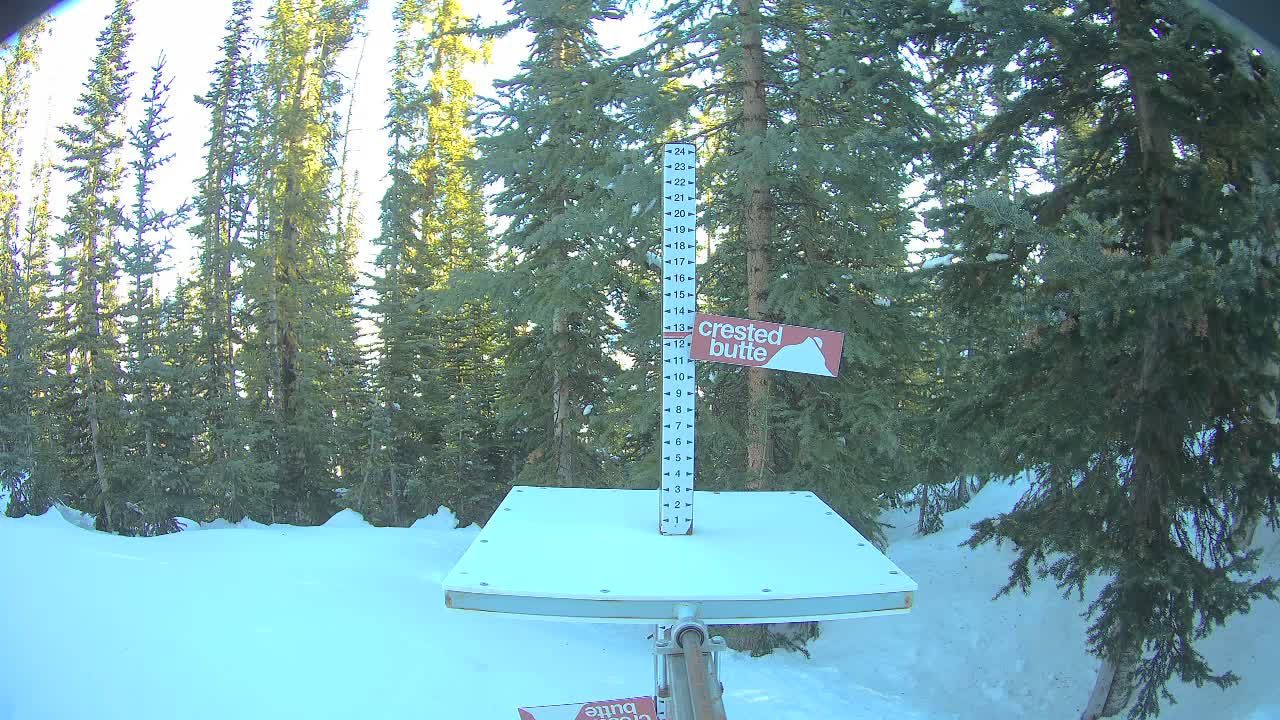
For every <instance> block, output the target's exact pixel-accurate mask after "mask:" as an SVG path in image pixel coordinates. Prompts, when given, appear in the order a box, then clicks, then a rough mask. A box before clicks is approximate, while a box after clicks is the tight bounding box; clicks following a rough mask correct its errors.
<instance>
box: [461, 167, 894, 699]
mask: <svg viewBox="0 0 1280 720" xmlns="http://www.w3.org/2000/svg"><path fill="white" fill-rule="evenodd" d="M662 159H663V207H662V210H663V215H662V218H663V256H662V271H663V284H662V290H663V296H662V372H663V376H662V385H661V393H662V395H661V402H662V406H661V407H662V416H661V418H662V463H661V473H662V475H661V479H660V483H659V488H658V490H657V493H656V497H657V499H658V532H656V533H655V532H653V514H652V513H653V510H652V508H653V505H652V504H651V503H652V502H653V498H654V491H652V490H613V489H585V488H549V487H514V488H512V489H511V492H510V493H508V494H507V497H506V498H505V499H504V500H503V501H502V504H501V505H499V506H498V509H497V511H496V512H495V513H494V515H493V517H492V518H491V519H490V520H489V523H488V524H487V525H486V526H485V528H484V529H483V530H482V531H481V532H480V534H479V536H478V537H477V538H476V540H475V541H474V542H473V543H472V545H471V547H470V548H468V549H467V552H466V553H465V554H464V555H463V556H462V559H461V560H459V561H458V563H457V564H456V565H455V566H454V567H453V569H452V570H451V571H450V572H449V575H448V576H447V577H445V579H444V582H443V583H442V586H443V588H444V591H445V606H446V607H448V608H450V609H453V610H469V611H480V612H486V613H501V614H507V615H513V616H520V617H527V618H543V619H551V620H573V621H593V622H609V623H639V624H648V625H651V626H656V631H655V633H654V636H653V640H654V646H653V653H654V685H655V689H654V694H653V696H652V697H650V698H642V699H640V698H632V699H629V700H610V701H597V702H592V703H586V704H576V705H555V706H552V705H542V706H537V707H526V708H521V709H520V710H519V712H520V717H521V718H522V720H529V718H532V719H533V720H544V718H546V720H555V719H558V718H564V719H565V720H568V719H569V718H573V720H586V718H594V717H608V718H610V719H611V720H624V717H625V715H624V716H617V717H615V715H616V713H615V711H617V712H622V713H625V714H630V715H632V716H633V717H634V718H635V720H650V718H648V717H646V716H647V715H648V710H649V708H650V707H652V708H653V710H654V712H655V713H656V717H655V718H653V720H658V718H661V720H724V717H725V713H724V704H723V701H722V697H721V695H722V693H723V687H722V685H721V684H720V679H719V662H718V653H719V652H720V651H722V650H724V649H725V644H724V641H723V640H722V639H720V638H717V637H712V636H711V634H710V632H709V631H708V629H707V626H708V624H726V625H733V624H756V623H783V622H801V621H810V620H818V621H820V620H842V619H848V618H854V617H868V616H872V615H886V614H897V613H904V612H908V611H910V609H911V607H912V605H913V604H914V596H915V591H916V589H917V586H916V583H915V581H913V580H912V579H911V578H910V577H908V576H907V575H906V574H905V573H903V572H902V571H901V570H900V569H899V568H898V567H897V566H896V565H894V564H893V563H892V562H891V561H890V560H889V559H888V558H887V557H885V556H884V555H883V554H882V553H880V551H879V550H877V549H876V548H875V546H874V545H872V544H871V543H870V542H869V541H868V540H867V539H866V538H864V537H863V536H862V535H861V534H860V533H858V531H857V530H855V529H854V528H853V527H852V526H850V525H849V524H848V523H847V522H846V521H845V520H844V519H843V518H841V517H840V516H839V515H838V514H837V513H836V512H835V511H834V510H832V509H831V508H830V507H829V506H827V505H826V504H825V503H823V502H822V500H821V499H819V498H818V497H817V496H816V495H814V494H813V493H810V492H800V491H796V492H705V491H704V492H700V493H698V495H697V497H698V502H697V505H698V507H699V508H700V510H699V513H700V515H699V517H700V518H701V519H700V521H699V525H698V532H695V531H694V523H693V506H694V447H695V445H694V440H695V438H694V407H695V401H694V398H695V397H696V394H697V384H696V382H695V379H694V369H693V360H695V359H702V360H713V361H718V362H731V363H735V364H742V365H750V366H758V367H766V368H768V369H774V370H790V371H794V372H807V373H810V374H814V375H824V376H831V377H834V376H835V375H836V374H837V373H838V372H839V367H840V348H841V346H842V344H843V340H844V336H843V335H842V334H841V333H837V332H833V331H829V330H815V329H811V328H798V327H794V326H789V325H780V324H777V323H768V322H764V321H760V320H744V319H740V318H729V317H724V316H718V315H703V314H699V313H697V312H696V292H697V285H696V270H695V263H696V260H697V235H696V225H697V221H696V219H697V202H696V184H695V181H696V177H695V167H696V164H697V156H696V151H695V149H694V147H693V145H691V144H689V143H670V144H668V145H666V146H665V147H664V149H663V156H662ZM731 345H732V348H731V347H730V346H731ZM819 553H821V556H823V557H839V558H841V563H840V565H839V566H838V567H837V568H835V569H832V568H830V567H829V566H828V565H826V564H823V563H818V562H809V559H810V558H813V557H815V556H816V555H817V554H819ZM655 563H656V569H655ZM641 700H652V701H653V704H652V705H648V704H645V703H644V702H641ZM633 710H634V712H632V711H633ZM626 720H630V719H629V718H628V719H626Z"/></svg>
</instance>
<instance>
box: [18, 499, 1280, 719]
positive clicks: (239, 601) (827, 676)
mask: <svg viewBox="0 0 1280 720" xmlns="http://www.w3.org/2000/svg"><path fill="white" fill-rule="evenodd" d="M1017 493H1018V489H1017V488H1010V487H1007V486H989V487H988V488H986V489H984V490H983V491H982V492H981V493H980V494H979V495H978V497H977V498H976V499H975V502H974V504H973V505H972V506H971V507H969V508H966V509H964V510H960V511H957V512H955V513H952V514H951V515H949V516H948V517H947V524H948V526H947V530H945V531H944V532H942V533H939V534H937V535H934V536H930V537H927V538H916V537H912V536H911V535H910V532H909V528H910V527H911V519H910V518H909V517H907V516H905V515H894V516H892V517H890V518H888V520H889V521H890V522H893V523H895V524H896V525H898V529H897V530H896V531H894V533H893V534H892V539H893V540H894V543H893V546H892V548H891V551H890V555H891V556H892V557H893V559H894V560H895V562H897V563H898V564H899V565H900V566H902V567H903V568H904V569H906V570H907V571H908V572H909V573H911V575H912V577H914V578H915V579H916V580H917V581H918V582H919V583H920V592H919V593H918V596H917V603H918V604H917V609H916V610H915V611H913V612H912V613H911V614H909V615H905V616H896V617H883V618H869V619H865V620H854V621H845V622H839V623H828V624H826V625H825V626H824V630H823V637H822V638H820V639H819V640H818V641H816V642H815V643H814V644H813V646H812V651H813V658H812V659H811V660H806V659H805V658H804V657H803V656H801V655H798V654H782V655H775V656H771V657H767V658H761V659H752V658H750V657H746V656H743V655H737V654H732V655H731V656H730V657H728V658H726V659H725V662H724V664H723V675H724V677H723V679H724V683H725V686H726V703H725V704H726V706H727V708H728V712H729V717H730V718H732V719H733V720H757V719H758V720H764V719H766V718H768V719H770V720H787V719H791V718H795V719H797V720H799V719H800V718H805V719H810V718H842V719H850V720H862V719H863V718H866V719H870V718H890V717H892V718H895V719H905V720H913V719H916V718H919V719H923V718H929V719H931V720H932V719H940V718H974V719H977V718H982V719H984V720H987V719H999V718H1023V717H1036V718H1041V717H1055V718H1068V717H1073V716H1075V715H1077V714H1078V712H1079V709H1080V706H1081V705H1082V704H1083V702H1084V700H1085V697H1086V695H1087V693H1088V690H1089V686H1090V683H1091V682H1092V679H1093V670H1094V663H1093V662H1092V660H1091V658H1089V657H1088V655H1086V654H1085V652H1084V651H1083V649H1082V644H1083V627H1084V621H1083V620H1082V619H1080V618H1079V617H1078V612H1079V610H1080V609H1081V608H1082V607H1083V606H1082V605H1081V604H1080V603H1078V602H1076V601H1074V600H1064V599H1063V598H1062V597H1061V596H1060V595H1059V594H1058V593H1057V592H1056V591H1055V590H1053V589H1052V588H1051V587H1040V588H1037V589H1036V591H1035V592H1034V593H1033V594H1032V595H1031V596H1030V597H1028V598H1023V597H1014V598H1010V599H1003V600H999V601H996V602H991V601H990V597H991V595H992V594H993V593H994V591H995V590H996V589H997V588H998V587H999V586H1000V584H1001V582H1002V581H1003V579H1004V577H1005V566H1006V565H1007V563H1008V560H1009V552H1008V550H1007V549H1005V550H997V549H995V548H990V547H987V548H982V549H979V550H977V551H969V550H965V549H961V548H958V547H957V544H958V543H959V542H960V541H961V540H963V539H964V538H965V537H967V526H968V524H969V523H970V522H972V521H974V520H976V519H978V518H980V517H983V516H985V515H987V514H990V513H993V512H996V511H999V510H1002V509H1006V508H1008V507H1010V506H1011V505H1012V502H1013V500H1014V499H1016V496H1017ZM68 515H69V516H70V517H69V519H68V518H64V517H63V516H62V515H60V514H59V513H57V512H51V513H49V514H47V515H45V516H43V517H37V518H24V519H21V520H12V519H8V518H3V517H0V548H3V549H4V551H3V553H2V554H0V720H27V719H34V718H40V719H44V718H76V719H77V720H79V719H80V718H87V717H93V718H99V719H102V720H113V719H115V718H120V719H124V718H130V719H133V718H140V719H149V718H156V719H160V718H164V719H165V720H170V719H171V718H175V717H177V718H183V720H191V719H194V718H264V719H266V718H271V719H272V720H276V719H279V718H309V719H310V718H440V719H441V720H443V719H444V718H461V717H466V718H515V717H516V712H515V708H516V707H518V706H520V705H540V704H552V703H561V702H573V701H586V700H593V699H607V698H614V697H626V696H633V695H637V694H644V693H648V692H650V691H651V684H652V660H651V658H650V655H649V647H650V644H649V641H648V640H646V637H645V636H646V634H647V630H646V629H644V628H640V627H633V626H624V625H582V624H561V623H553V622H538V621H521V620H509V619H504V618H501V617H491V616H480V615H474V616H473V615H468V614H461V613H451V612H447V611H446V610H444V608H443V606H442V592H441V589H440V581H441V579H442V578H443V577H444V575H445V573H446V572H447V571H448V570H449V568H450V567H451V566H452V564H453V562H454V561H455V560H456V559H457V558H458V557H459V556H461V554H462V552H463V551H464V550H465V549H466V547H467V545H468V544H469V543H470V542H471V540H472V539H473V538H474V537H475V535H476V530H475V529H474V528H469V529H460V530H454V529H452V526H453V518H452V517H451V516H450V515H449V514H448V513H447V512H442V513H440V514H438V515H436V516H434V517H432V518H427V519H425V520H421V521H419V522H418V523H417V524H416V525H415V526H414V527H413V528H410V529H385V528H383V529H374V528H371V527H369V526H368V525H366V524H365V523H364V522H363V520H361V519H360V517H359V516H358V515H355V514H354V513H351V512H345V513H342V514H339V515H338V516H336V517H335V518H334V519H333V520H331V521H330V522H329V523H328V524H327V525H326V526H324V527H319V528H297V527H288V526H261V525H255V524H248V526H241V527H231V526H227V525H226V524H225V523H223V524H221V526H220V527H218V528H210V529H202V530H198V531H196V530H195V529H193V530H189V531H187V532H183V533H179V534H176V535H169V536H165V537H160V538H151V539H141V538H122V537H116V536H111V535H104V534H100V533H96V532H93V531H91V530H86V529H83V528H82V527H78V526H77V525H76V524H75V521H76V520H77V518H76V517H75V516H74V514H70V513H68ZM1260 534H1261V535H1262V536H1263V537H1262V540H1261V542H1262V543H1263V545H1264V547H1266V549H1267V556H1266V558H1265V563H1266V569H1267V570H1268V571H1269V572H1270V573H1273V574H1276V573H1280V562H1278V561H1280V537H1277V535H1276V534H1274V533H1268V532H1263V533H1260ZM1277 626H1280V607H1277V606H1276V604H1274V603H1268V604H1264V605H1261V606H1258V607H1257V608H1255V611H1254V612H1253V613H1252V614H1251V615H1250V616H1248V617H1245V618H1239V619H1237V620H1235V621H1234V622H1232V623H1231V625H1229V626H1228V627H1227V629H1226V630H1225V631H1222V632H1219V633H1218V634H1217V635H1215V636H1214V637H1213V638H1211V639H1210V640H1208V641H1207V642H1206V643H1205V645H1204V647H1205V649H1206V652H1207V654H1208V656H1209V658H1210V660H1211V661H1213V662H1215V663H1216V662H1223V663H1228V664H1230V666H1231V667H1233V668H1234V669H1235V670H1236V671H1237V672H1238V673H1240V674H1241V675H1242V676H1243V678H1244V680H1243V682H1242V684H1241V685H1240V686H1239V687H1237V688H1235V689H1234V690H1232V691H1229V692H1228V693H1225V694H1224V693H1221V692H1219V691H1217V690H1215V689H1200V690H1197V689H1195V688H1181V687H1179V688H1177V689H1176V690H1175V692H1176V694H1177V696H1178V697H1179V699H1180V700H1181V701H1182V702H1181V704H1179V705H1177V706H1175V707H1173V708H1171V709H1170V710H1169V711H1168V712H1167V713H1166V714H1165V715H1164V716H1163V717H1168V718H1187V719H1189V718H1239V719H1241V720H1269V719H1280V690H1278V689H1274V688H1272V687H1268V685H1267V683H1266V677H1267V676H1268V675H1269V674H1271V673H1272V672H1274V668H1275V667H1277V663H1278V662H1280V643H1277V642H1276V640H1277V637H1276V630H1275V628H1276V627H1277Z"/></svg>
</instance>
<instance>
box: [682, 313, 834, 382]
mask: <svg viewBox="0 0 1280 720" xmlns="http://www.w3.org/2000/svg"><path fill="white" fill-rule="evenodd" d="M843 347H844V333H842V332H836V331H834V330H818V329H815V328H807V327H797V326H795V325H781V324H779V323H771V322H765V321H763V320H744V319H742V318H735V317H726V316H724V315H704V314H703V313H697V314H696V315H694V322H693V347H692V349H691V351H690V357H692V358H693V359H694V360H712V361H715V362H722V363H730V364H732V365H746V366H747V367H762V368H767V369H769V370H790V371H791V372H799V373H808V374H810V375H825V376H826V377H835V376H837V375H839V374H840V351H841V349H842V348H843Z"/></svg>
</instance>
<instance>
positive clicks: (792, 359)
mask: <svg viewBox="0 0 1280 720" xmlns="http://www.w3.org/2000/svg"><path fill="white" fill-rule="evenodd" d="M761 367H764V368H767V369H769V370H791V371H793V372H802V373H809V374H810V375H824V376H826V377H834V375H832V374H831V371H830V370H828V369H827V359H826V357H824V356H823V354H822V338H820V337H808V338H805V339H804V341H803V342H801V343H798V344H796V345H788V346H786V347H784V348H782V349H781V350H779V351H778V352H776V353H774V356H773V357H771V358H769V362H767V363H765V364H764V365H762V366H761Z"/></svg>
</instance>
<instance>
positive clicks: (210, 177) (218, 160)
mask: <svg viewBox="0 0 1280 720" xmlns="http://www.w3.org/2000/svg"><path fill="white" fill-rule="evenodd" d="M252 12H253V5H252V0H233V2H232V10H231V16H230V17H229V18H228V20H227V23H226V34H225V35H224V37H223V42H222V56H221V57H220V58H219V59H218V62H217V65H216V66H215V67H214V69H213V72H212V76H213V78H212V81H211V83H210V87H209V91H208V92H207V93H206V94H205V95H204V96H202V97H199V98H197V102H199V103H200V104H201V105H202V106H203V107H205V108H206V109H207V110H208V111H209V140H208V141H207V142H206V143H205V148H206V150H205V166H204V175H203V176H202V177H201V178H200V180H199V181H198V191H197V193H196V197H195V203H194V205H195V211H196V218H197V221H198V222H197V224H196V226H195V228H194V230H193V232H194V235H195V236H196V237H197V238H199V243H200V244H199V276H198V277H199V280H198V286H197V287H196V288H192V291H193V292H196V293H197V297H198V302H197V303H196V307H197V308H198V311H197V312H198V318H199V319H198V325H199V332H198V333H197V334H196V337H198V338H199V342H200V345H199V352H198V353H197V363H196V364H197V365H198V366H199V367H200V368H202V371H201V377H200V378H199V379H198V381H197V383H196V386H197V387H198V388H199V389H198V392H197V394H196V397H197V399H198V401H199V402H200V404H201V410H200V412H201V413H202V414H203V416H204V417H205V421H204V425H205V428H204V430H203V432H202V433H201V434H202V436H203V438H204V442H202V443H201V447H203V448H204V449H205V450H204V452H205V455H204V457H203V458H201V459H200V460H199V462H198V463H197V467H196V468H195V469H194V470H193V472H194V473H195V474H197V475H198V476H199V484H200V488H201V490H200V493H201V495H202V496H204V497H206V498H207V499H208V500H209V501H210V503H211V507H210V510H211V511H212V512H213V513H215V514H217V515H219V516H221V517H224V518H227V519H229V520H233V521H238V520H240V519H241V518H243V517H245V516H246V515H253V516H255V517H258V518H264V519H265V518H267V517H268V516H269V513H270V508H271V496H272V494H273V493H274V492H275V490H276V482H275V480H274V478H273V476H272V473H271V468H272V467H273V463H272V462H271V459H270V458H271V456H270V453H269V451H268V450H267V447H266V446H267V445H268V444H269V428H268V427H267V424H266V423H265V422H263V420H262V419H261V417H262V416H261V414H260V413H254V412H252V411H251V410H252V408H251V407H250V406H249V404H248V403H247V402H246V401H245V399H244V397H243V393H242V390H244V389H245V388H244V386H243V379H244V375H245V371H244V370H243V369H242V368H241V367H240V364H241V363H240V353H241V352H242V350H241V348H242V347H243V346H244V345H245V341H246V337H247V330H246V328H247V323H248V317H247V313H246V300H247V299H246V297H245V287H244V285H245V274H246V270H247V268H248V264H249V257H248V252H247V246H248V238H249V235H250V233H252V232H253V229H254V226H253V224H252V220H253V212H252V206H253V203H254V197H255V195H254V192H255V187H254V186H253V178H252V170H253V166H254V158H255V157H256V153H255V152H254V148H255V142H257V139H256V138H255V125H256V124H257V122H258V119H259V118H258V116H257V115H256V114H255V103H254V98H255V84H254V73H253V69H254V68H253V62H252V58H251V55H250V47H249V43H250V39H251V37H250V29H251V28H250V21H251V20H252V17H251V16H252Z"/></svg>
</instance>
